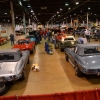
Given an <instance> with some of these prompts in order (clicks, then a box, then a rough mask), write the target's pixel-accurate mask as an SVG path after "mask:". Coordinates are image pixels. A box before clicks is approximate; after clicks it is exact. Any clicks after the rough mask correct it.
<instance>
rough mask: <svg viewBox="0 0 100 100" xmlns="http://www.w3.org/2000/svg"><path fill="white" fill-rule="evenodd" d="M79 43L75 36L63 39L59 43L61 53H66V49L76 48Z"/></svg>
mask: <svg viewBox="0 0 100 100" xmlns="http://www.w3.org/2000/svg"><path fill="white" fill-rule="evenodd" d="M77 43H78V42H77V41H76V40H75V38H74V37H73V36H67V37H66V38H62V40H61V41H60V42H59V48H60V51H61V52H62V51H64V49H65V48H66V47H74V46H75V45H76V44H77Z"/></svg>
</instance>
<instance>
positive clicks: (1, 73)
mask: <svg viewBox="0 0 100 100" xmlns="http://www.w3.org/2000/svg"><path fill="white" fill-rule="evenodd" d="M28 63H29V51H28V50H26V51H20V49H2V50H0V95H1V94H3V93H4V92H5V91H6V90H7V89H8V83H12V82H15V81H16V80H24V79H25V67H26V65H27V64H28Z"/></svg>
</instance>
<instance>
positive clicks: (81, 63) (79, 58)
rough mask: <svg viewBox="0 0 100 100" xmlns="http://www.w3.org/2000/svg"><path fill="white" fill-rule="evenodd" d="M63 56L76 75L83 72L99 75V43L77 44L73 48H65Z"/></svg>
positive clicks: (80, 74) (79, 75)
mask: <svg viewBox="0 0 100 100" xmlns="http://www.w3.org/2000/svg"><path fill="white" fill-rule="evenodd" d="M65 57H66V61H70V63H71V64H72V65H73V67H74V68H75V73H76V75H77V76H78V77H81V76H82V75H83V73H84V74H87V75H88V74H90V75H91V74H93V75H94V74H95V75H100V44H77V45H76V46H75V47H74V48H66V49H65Z"/></svg>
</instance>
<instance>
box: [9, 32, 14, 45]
mask: <svg viewBox="0 0 100 100" xmlns="http://www.w3.org/2000/svg"><path fill="white" fill-rule="evenodd" d="M10 41H11V45H13V44H14V35H13V34H12V33H11V34H10Z"/></svg>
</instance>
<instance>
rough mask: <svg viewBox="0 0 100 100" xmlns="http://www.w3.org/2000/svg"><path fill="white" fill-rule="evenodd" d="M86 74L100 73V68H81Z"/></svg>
mask: <svg viewBox="0 0 100 100" xmlns="http://www.w3.org/2000/svg"><path fill="white" fill-rule="evenodd" d="M81 71H82V72H83V73H84V74H87V75H100V69H87V70H85V69H84V70H81Z"/></svg>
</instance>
